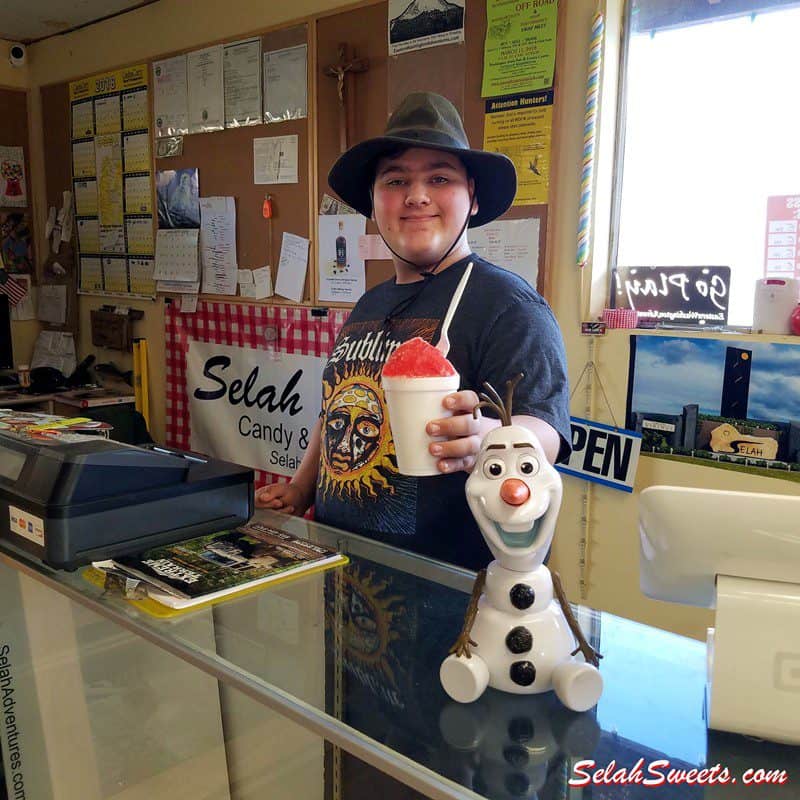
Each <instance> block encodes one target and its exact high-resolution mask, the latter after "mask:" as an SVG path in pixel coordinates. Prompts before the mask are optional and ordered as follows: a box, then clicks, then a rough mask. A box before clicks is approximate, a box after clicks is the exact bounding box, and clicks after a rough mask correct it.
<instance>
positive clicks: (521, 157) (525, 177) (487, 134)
mask: <svg viewBox="0 0 800 800" xmlns="http://www.w3.org/2000/svg"><path fill="white" fill-rule="evenodd" d="M483 119H484V127H483V149H484V150H489V151H490V152H492V153H504V154H505V155H507V156H508V157H509V158H510V159H511V160H512V161H513V162H514V166H515V167H516V169H517V194H516V196H515V197H514V205H515V206H519V205H536V204H543V203H546V202H547V198H548V195H549V194H550V137H551V131H552V128H553V92H552V90H550V91H547V92H539V93H534V94H525V95H514V96H510V97H498V98H495V99H493V100H487V101H486V115H485V116H484V118H483Z"/></svg>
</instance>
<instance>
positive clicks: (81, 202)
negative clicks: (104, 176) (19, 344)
mask: <svg viewBox="0 0 800 800" xmlns="http://www.w3.org/2000/svg"><path fill="white" fill-rule="evenodd" d="M74 187H75V212H76V213H77V214H79V215H81V216H86V217H89V216H92V215H93V214H97V181H94V180H92V181H75V183H74Z"/></svg>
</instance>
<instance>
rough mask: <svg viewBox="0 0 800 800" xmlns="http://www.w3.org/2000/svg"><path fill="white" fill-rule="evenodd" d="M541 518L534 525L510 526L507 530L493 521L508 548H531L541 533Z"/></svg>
mask: <svg viewBox="0 0 800 800" xmlns="http://www.w3.org/2000/svg"><path fill="white" fill-rule="evenodd" d="M540 522H541V517H540V518H539V519H535V520H534V521H533V524H532V525H530V526H529V525H524V526H522V525H508V526H506V527H505V528H504V527H503V526H501V525H500V523H499V522H495V521H494V520H492V524H493V525H494V529H495V531H496V533H497V535H498V536H499V537H500V540H501V541H502V542H503V544H504V545H505V546H506V547H531V546H532V545H533V544H534V542H535V541H536V535H537V534H538V533H539V523H540Z"/></svg>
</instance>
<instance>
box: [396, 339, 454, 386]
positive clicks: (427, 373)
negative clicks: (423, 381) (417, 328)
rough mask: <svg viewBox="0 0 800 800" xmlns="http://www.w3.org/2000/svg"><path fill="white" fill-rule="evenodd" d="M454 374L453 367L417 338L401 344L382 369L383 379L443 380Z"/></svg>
mask: <svg viewBox="0 0 800 800" xmlns="http://www.w3.org/2000/svg"><path fill="white" fill-rule="evenodd" d="M455 374H456V371H455V369H454V368H453V365H452V364H451V363H450V362H449V361H448V360H447V359H446V358H445V357H444V356H443V355H442V354H441V353H440V352H439V351H438V350H437V349H436V348H435V347H434V346H433V345H431V344H428V342H426V341H425V340H424V339H421V338H420V337H419V336H415V337H414V338H413V339H409V340H408V341H407V342H403V344H401V345H400V347H398V348H397V350H395V351H394V352H393V353H392V354H391V355H390V356H389V358H388V360H387V361H386V364H385V365H384V367H383V377H385V378H444V377H448V376H450V375H455Z"/></svg>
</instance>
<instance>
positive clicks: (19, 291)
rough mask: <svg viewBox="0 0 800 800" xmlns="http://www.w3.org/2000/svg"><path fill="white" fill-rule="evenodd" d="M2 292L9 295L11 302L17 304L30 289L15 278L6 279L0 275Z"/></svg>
mask: <svg viewBox="0 0 800 800" xmlns="http://www.w3.org/2000/svg"><path fill="white" fill-rule="evenodd" d="M0 294H6V295H8V302H9V304H10V305H12V306H15V305H16V304H17V303H19V301H20V300H22V299H23V298H24V297H25V296H26V295H27V294H28V289H27V287H26V286H25V285H24V284H22V283H20V282H19V281H15V280H14V279H13V278H6V280H5V281H4V280H3V276H2V275H0Z"/></svg>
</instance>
